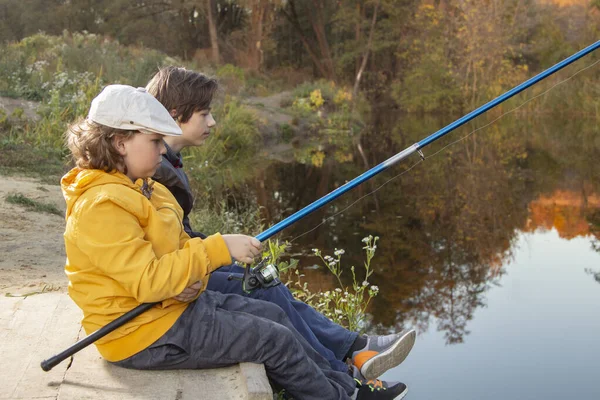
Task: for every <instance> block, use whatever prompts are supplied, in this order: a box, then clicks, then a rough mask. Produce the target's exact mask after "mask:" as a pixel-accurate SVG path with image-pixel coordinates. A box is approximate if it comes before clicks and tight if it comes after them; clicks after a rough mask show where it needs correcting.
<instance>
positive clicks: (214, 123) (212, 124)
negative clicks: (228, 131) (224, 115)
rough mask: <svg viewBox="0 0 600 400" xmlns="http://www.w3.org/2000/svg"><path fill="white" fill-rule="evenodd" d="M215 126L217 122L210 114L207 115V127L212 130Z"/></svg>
mask: <svg viewBox="0 0 600 400" xmlns="http://www.w3.org/2000/svg"><path fill="white" fill-rule="evenodd" d="M216 124H217V121H215V119H214V118H213V116H212V114H208V127H209V128H212V127H213V126H215V125H216Z"/></svg>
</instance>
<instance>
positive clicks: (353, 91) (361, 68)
mask: <svg viewBox="0 0 600 400" xmlns="http://www.w3.org/2000/svg"><path fill="white" fill-rule="evenodd" d="M380 3H381V0H377V4H375V10H374V11H373V19H372V20H371V31H370V32H369V41H368V42H367V48H366V49H365V53H364V55H363V60H362V64H361V66H360V69H359V70H358V74H356V81H355V82H354V90H352V102H353V103H354V100H355V99H356V96H357V95H358V87H359V85H360V79H361V78H362V74H363V72H364V70H365V67H366V66H367V60H368V59H369V52H370V51H371V46H372V45H373V33H374V32H375V24H376V23H377V11H379V4H380Z"/></svg>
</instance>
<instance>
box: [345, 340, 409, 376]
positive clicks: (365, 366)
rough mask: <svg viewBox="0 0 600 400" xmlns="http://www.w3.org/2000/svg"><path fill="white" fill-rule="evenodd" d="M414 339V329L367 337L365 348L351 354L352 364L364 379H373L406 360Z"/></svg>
mask: <svg viewBox="0 0 600 400" xmlns="http://www.w3.org/2000/svg"><path fill="white" fill-rule="evenodd" d="M416 337H417V333H416V332H415V330H414V329H408V330H405V331H402V332H400V333H396V334H392V335H386V336H368V337H367V347H366V348H365V349H363V350H361V351H355V352H354V353H352V364H354V365H355V366H356V367H357V368H358V370H359V371H360V373H361V374H362V375H363V376H364V377H365V378H366V379H375V378H377V377H379V376H381V375H382V374H383V373H384V372H385V371H387V370H388V369H390V368H394V367H395V366H397V365H400V363H402V361H404V360H405V359H406V357H407V356H408V353H410V350H411V349H412V347H413V345H414V344H415V339H416Z"/></svg>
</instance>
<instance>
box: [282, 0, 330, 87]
mask: <svg viewBox="0 0 600 400" xmlns="http://www.w3.org/2000/svg"><path fill="white" fill-rule="evenodd" d="M288 4H289V5H290V13H289V14H288V13H287V12H286V11H285V9H283V8H282V9H281V12H282V13H283V15H284V16H285V17H286V19H287V20H288V21H289V22H290V24H292V26H293V27H294V30H295V31H296V32H297V33H298V36H300V40H301V41H302V45H303V46H304V49H305V50H306V52H307V53H308V56H309V57H310V59H311V60H312V62H313V64H314V65H315V68H317V70H318V71H319V73H320V74H321V75H322V76H324V77H327V70H326V69H325V66H324V65H323V63H322V62H321V60H320V58H319V56H317V53H316V51H315V50H314V49H313V47H312V46H311V44H310V43H309V41H308V38H307V37H306V35H305V34H304V31H303V30H302V27H301V26H300V22H298V14H297V13H296V7H295V5H294V2H293V1H291V0H290V1H288Z"/></svg>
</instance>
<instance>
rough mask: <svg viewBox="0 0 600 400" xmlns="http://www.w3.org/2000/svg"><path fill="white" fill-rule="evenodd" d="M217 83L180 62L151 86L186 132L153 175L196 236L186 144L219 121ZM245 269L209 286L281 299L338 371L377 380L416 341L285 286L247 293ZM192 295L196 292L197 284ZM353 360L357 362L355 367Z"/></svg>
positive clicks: (215, 277) (226, 272) (170, 144)
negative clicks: (356, 320) (364, 331)
mask: <svg viewBox="0 0 600 400" xmlns="http://www.w3.org/2000/svg"><path fill="white" fill-rule="evenodd" d="M217 88H218V84H217V82H216V80H214V79H212V78H209V77H207V76H205V75H203V74H200V73H197V72H193V71H189V70H186V69H184V68H178V67H166V68H163V69H161V70H160V71H159V72H158V73H157V74H156V75H155V76H154V77H153V78H152V79H151V80H150V82H149V83H148V85H147V86H146V89H147V90H148V92H149V93H150V94H152V95H153V96H155V97H156V98H157V99H158V101H160V102H161V103H162V104H163V106H165V108H166V109H167V110H169V112H170V113H171V116H172V117H173V118H174V119H175V121H176V122H177V124H178V125H179V126H180V128H181V130H182V132H183V134H182V135H181V136H178V137H165V139H164V141H165V144H166V148H167V152H166V154H164V155H163V160H162V163H161V165H160V167H159V169H158V170H157V172H156V173H155V175H154V176H153V179H154V180H156V181H158V182H160V183H162V184H163V185H164V186H166V187H167V188H168V189H169V190H170V191H171V192H172V193H173V195H174V196H175V198H176V199H177V201H178V202H179V204H180V205H181V207H182V209H183V211H184V219H183V221H184V227H185V230H186V232H187V233H188V234H189V235H190V236H191V237H205V235H204V234H202V233H200V232H195V231H193V229H192V227H191V226H190V222H189V213H190V212H191V210H192V207H193V204H194V198H193V194H192V192H191V189H190V186H189V180H188V178H187V176H186V174H185V172H184V171H183V162H182V158H181V153H180V152H181V150H182V149H184V148H185V147H191V146H200V145H201V144H202V143H203V142H204V141H205V140H206V139H207V138H208V136H209V134H210V129H211V128H212V127H214V126H215V124H216V122H215V120H214V118H213V116H212V114H211V112H210V105H211V102H212V99H213V95H214V93H215V92H216V90H217ZM242 272H243V270H242V269H241V267H238V266H235V265H232V266H230V267H225V268H222V269H220V270H217V271H214V272H212V273H211V275H210V279H209V281H208V285H207V289H208V290H212V291H216V292H221V293H233V294H239V295H244V296H250V297H253V298H257V299H261V300H266V301H269V302H271V303H275V304H277V305H278V306H279V307H281V308H282V309H283V311H285V313H286V314H287V316H288V318H289V319H290V320H291V322H292V324H293V325H294V327H295V328H296V329H297V330H298V332H300V334H301V335H302V336H303V337H304V338H305V339H306V340H307V341H308V343H310V345H311V346H312V347H313V348H314V349H315V350H316V351H317V352H318V353H319V354H321V355H322V356H323V357H325V358H326V359H327V360H328V361H329V363H330V365H331V367H332V368H333V369H334V370H337V371H342V372H350V373H351V374H352V375H353V376H355V377H359V378H361V379H363V378H366V379H374V378H377V377H379V376H380V375H381V374H383V373H384V372H385V371H387V370H388V369H390V368H393V367H395V366H397V365H398V364H400V363H401V362H402V361H404V359H405V358H406V356H407V355H408V353H409V352H410V350H411V348H412V346H413V344H414V341H415V336H416V333H415V331H414V330H412V329H410V330H406V331H403V332H401V333H399V334H392V335H387V336H359V335H358V334H357V333H356V332H351V331H349V330H347V329H345V328H343V327H342V326H340V325H337V324H335V323H333V322H332V321H330V320H329V319H327V318H326V317H324V316H323V315H322V314H320V313H319V312H317V311H316V310H315V309H313V308H312V307H310V306H309V305H307V304H306V303H303V302H301V301H298V300H296V299H294V297H293V296H292V294H291V293H290V291H289V289H288V288H287V287H286V286H284V285H278V286H276V287H272V288H269V289H257V290H254V291H253V292H251V293H250V294H246V293H245V292H244V291H243V290H242V285H241V284H240V282H239V281H237V280H230V279H228V277H229V276H230V275H231V274H232V273H234V274H237V275H239V276H241V275H242ZM190 294H191V295H193V289H192V288H190ZM347 360H348V361H351V362H350V363H349V364H351V366H350V370H349V368H348V364H347V363H346V361H347Z"/></svg>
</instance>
